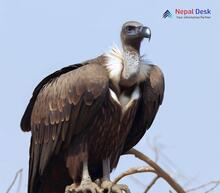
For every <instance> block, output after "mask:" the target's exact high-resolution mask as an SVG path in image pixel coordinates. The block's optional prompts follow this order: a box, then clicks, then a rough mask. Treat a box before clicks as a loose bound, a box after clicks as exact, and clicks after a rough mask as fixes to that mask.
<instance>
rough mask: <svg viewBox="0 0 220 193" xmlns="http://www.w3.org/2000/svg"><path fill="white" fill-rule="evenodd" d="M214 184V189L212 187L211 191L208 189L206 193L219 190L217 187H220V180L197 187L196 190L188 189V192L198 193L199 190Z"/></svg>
mask: <svg viewBox="0 0 220 193" xmlns="http://www.w3.org/2000/svg"><path fill="white" fill-rule="evenodd" d="M212 184H213V187H211V188H210V189H208V190H207V191H206V192H205V193H209V192H211V191H212V190H214V189H215V188H217V187H218V186H219V185H220V180H219V181H211V182H208V183H206V184H202V185H200V186H197V187H195V188H191V189H188V190H186V192H193V191H197V190H199V189H203V188H206V187H207V186H209V185H212Z"/></svg>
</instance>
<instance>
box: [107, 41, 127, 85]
mask: <svg viewBox="0 0 220 193" xmlns="http://www.w3.org/2000/svg"><path fill="white" fill-rule="evenodd" d="M105 56H106V57H107V58H108V60H107V63H106V64H105V66H106V68H107V70H108V71H109V76H110V77H109V78H110V79H111V80H113V81H114V82H115V83H116V84H117V83H119V81H120V77H121V71H122V68H123V54H122V52H121V50H120V49H119V48H118V47H117V46H116V45H114V46H113V47H112V48H111V49H110V51H108V52H106V53H105Z"/></svg>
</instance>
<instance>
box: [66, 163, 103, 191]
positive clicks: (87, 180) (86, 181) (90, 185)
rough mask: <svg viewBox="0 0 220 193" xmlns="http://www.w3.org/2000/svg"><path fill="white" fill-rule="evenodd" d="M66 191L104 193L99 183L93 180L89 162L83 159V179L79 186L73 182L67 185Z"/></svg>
mask: <svg viewBox="0 0 220 193" xmlns="http://www.w3.org/2000/svg"><path fill="white" fill-rule="evenodd" d="M65 193H102V190H101V189H100V188H99V187H98V185H97V184H96V183H94V182H92V180H91V177H90V175H89V170H88V162H87V160H86V161H83V171H82V180H81V183H80V185H79V186H77V185H76V184H72V185H70V186H67V188H66V190H65Z"/></svg>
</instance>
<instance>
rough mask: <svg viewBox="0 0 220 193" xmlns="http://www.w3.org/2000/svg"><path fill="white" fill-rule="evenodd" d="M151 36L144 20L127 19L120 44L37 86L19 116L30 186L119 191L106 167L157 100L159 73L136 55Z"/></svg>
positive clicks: (148, 120) (46, 192)
mask: <svg viewBox="0 0 220 193" xmlns="http://www.w3.org/2000/svg"><path fill="white" fill-rule="evenodd" d="M150 37H151V31H150V29H149V28H148V27H145V26H143V25H142V24H141V23H139V22H136V21H129V22H126V23H125V24H124V25H123V26H122V30H121V42H122V50H120V49H118V48H116V47H113V48H112V49H111V50H110V51H108V52H106V53H104V54H103V55H101V56H99V57H97V58H95V59H92V60H88V61H85V62H82V63H79V64H74V65H70V66H67V67H64V68H62V69H61V70H58V71H56V72H54V73H52V74H51V75H49V76H47V77H46V78H44V79H43V80H42V81H41V82H40V83H39V84H38V85H37V87H36V88H35V90H34V92H33V95H32V98H31V99H30V102H29V104H28V106H27V108H26V110H25V113H24V115H23V117H22V120H21V128H22V130H23V131H31V133H32V137H31V143H30V160H29V180H28V193H64V192H65V191H66V192H67V193H70V192H87V191H88V192H92V193H94V192H101V190H105V192H106V190H107V191H109V190H112V191H113V192H114V190H115V192H121V191H122V190H121V189H120V187H117V185H112V184H111V183H110V178H109V176H110V172H111V171H112V169H113V168H115V167H116V166H117V163H118V160H119V157H120V155H122V154H123V153H125V152H126V151H128V150H129V149H130V148H132V147H133V146H134V145H135V144H137V143H138V141H139V140H140V139H141V138H142V136H143V135H144V133H145V132H146V130H147V129H149V127H150V126H151V124H152V122H153V120H154V118H155V115H156V113H157V111H158V108H159V106H160V105H161V103H162V100H163V93H164V77H163V73H162V72H161V70H160V69H159V67H157V66H155V65H153V64H148V63H147V62H145V61H144V60H143V57H142V56H141V55H140V45H141V42H142V40H143V39H144V38H148V39H150ZM97 179H99V181H100V182H101V187H102V189H101V190H100V189H99V188H98V186H97V185H96V183H95V180H97ZM71 184H72V185H71ZM67 185H70V186H67ZM66 187H67V188H66ZM65 188H66V190H65Z"/></svg>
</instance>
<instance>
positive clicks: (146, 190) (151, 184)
mask: <svg viewBox="0 0 220 193" xmlns="http://www.w3.org/2000/svg"><path fill="white" fill-rule="evenodd" d="M159 178H160V177H159V176H156V177H155V178H154V179H153V180H152V181H151V183H150V184H149V185H148V186H147V188H146V189H145V191H144V193H147V192H148V191H149V190H150V189H151V188H152V186H153V185H154V184H155V183H156V181H157V180H158V179H159Z"/></svg>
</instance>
